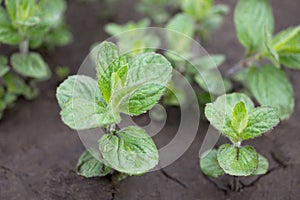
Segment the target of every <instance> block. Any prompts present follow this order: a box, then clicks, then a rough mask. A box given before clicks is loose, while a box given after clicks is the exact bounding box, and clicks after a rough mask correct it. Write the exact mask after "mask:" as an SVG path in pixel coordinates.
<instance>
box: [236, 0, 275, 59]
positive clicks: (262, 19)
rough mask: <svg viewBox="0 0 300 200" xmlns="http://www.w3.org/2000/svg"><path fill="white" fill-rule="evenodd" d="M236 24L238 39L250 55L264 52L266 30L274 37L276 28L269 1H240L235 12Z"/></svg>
mask: <svg viewBox="0 0 300 200" xmlns="http://www.w3.org/2000/svg"><path fill="white" fill-rule="evenodd" d="M234 23H235V27H236V31H237V35H238V39H239V41H240V43H241V44H242V45H244V46H245V47H246V48H247V49H248V52H249V53H252V52H253V51H261V50H263V44H264V43H263V40H264V39H263V38H264V30H265V31H266V33H267V34H270V35H272V33H273V28H274V22H273V14H272V10H271V7H270V5H269V3H268V1H267V0H239V1H238V4H237V6H236V8H235V12H234ZM250 27H251V28H250Z"/></svg>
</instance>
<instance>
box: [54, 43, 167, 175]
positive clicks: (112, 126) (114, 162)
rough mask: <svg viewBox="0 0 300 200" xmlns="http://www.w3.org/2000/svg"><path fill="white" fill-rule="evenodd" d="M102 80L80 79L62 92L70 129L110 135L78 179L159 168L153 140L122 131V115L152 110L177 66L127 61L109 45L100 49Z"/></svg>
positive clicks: (140, 57) (154, 58) (138, 131)
mask: <svg viewBox="0 0 300 200" xmlns="http://www.w3.org/2000/svg"><path fill="white" fill-rule="evenodd" d="M96 49H97V52H98V54H97V55H98V62H97V67H96V68H97V80H94V79H93V78H91V77H88V76H84V75H74V76H70V77H69V78H68V79H66V80H65V81H64V82H63V83H61V84H60V86H59V87H58V88H57V94H56V97H57V100H58V103H59V106H60V108H61V113H60V114H61V118H62V120H63V122H64V123H65V124H66V125H68V126H69V127H70V128H72V129H75V130H85V129H92V128H97V127H100V128H102V129H103V130H104V132H105V134H104V135H103V136H102V137H101V138H100V140H99V141H98V144H99V148H98V149H94V148H91V149H88V150H87V151H85V152H84V153H83V155H82V156H81V157H80V159H79V161H78V164H77V167H76V168H77V173H78V174H79V175H82V176H84V177H96V176H105V175H107V174H109V173H112V172H113V171H115V172H119V173H121V174H122V175H124V174H125V175H139V174H143V173H146V172H147V171H149V170H151V169H152V168H154V167H155V166H156V165H157V163H158V150H157V148H156V146H155V144H154V142H153V140H152V139H151V138H150V136H148V134H147V133H146V132H145V131H144V130H143V129H142V128H140V127H137V126H129V127H125V128H123V129H121V130H120V129H118V126H117V124H118V123H120V122H121V116H120V114H121V113H123V114H127V115H130V116H138V115H140V114H142V113H145V112H146V111H148V110H149V109H151V108H152V107H153V106H154V105H155V104H156V103H157V101H158V100H159V99H160V98H161V96H162V95H163V93H164V90H165V87H166V86H167V84H168V82H169V81H170V79H171V73H172V66H171V64H170V63H169V62H168V61H167V60H166V59H165V58H164V57H163V56H162V55H160V54H156V53H141V54H137V55H135V56H131V55H130V56H129V57H128V56H127V55H126V54H125V55H122V54H121V53H120V50H119V49H118V47H117V46H116V45H115V44H113V43H110V42H103V43H101V44H100V45H99V46H98V47H97V48H96Z"/></svg>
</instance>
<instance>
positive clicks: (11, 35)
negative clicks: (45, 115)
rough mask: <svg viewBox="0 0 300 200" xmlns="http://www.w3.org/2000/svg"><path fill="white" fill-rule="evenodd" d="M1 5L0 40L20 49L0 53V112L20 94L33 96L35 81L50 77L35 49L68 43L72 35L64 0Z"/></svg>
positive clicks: (21, 0)
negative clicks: (5, 53) (10, 54)
mask: <svg viewBox="0 0 300 200" xmlns="http://www.w3.org/2000/svg"><path fill="white" fill-rule="evenodd" d="M4 3H5V8H4V7H0V43H3V44H6V45H10V46H19V52H17V53H14V54H13V55H12V56H11V57H10V61H9V59H8V58H6V57H4V56H1V59H0V71H1V73H0V76H1V77H2V79H3V81H2V84H1V86H0V90H1V92H0V93H1V94H0V98H1V100H0V103H1V106H0V107H1V109H0V113H1V114H2V113H3V111H4V110H5V109H6V108H7V107H10V106H12V105H13V103H14V102H15V101H16V100H17V98H18V97H19V96H23V97H25V98H26V99H29V100H30V99H33V98H35V97H36V96H37V95H38V93H39V91H38V88H37V87H36V85H35V84H36V82H38V81H42V80H46V79H48V78H49V77H50V76H51V71H50V69H49V67H48V65H47V63H46V62H45V61H44V60H43V58H42V56H41V55H40V54H39V53H38V52H33V51H31V50H32V49H37V48H40V47H42V46H44V47H47V48H53V47H55V46H62V45H66V44H68V43H70V41H71V39H72V36H71V34H70V32H69V31H68V29H67V27H66V25H65V23H64V13H65V10H66V3H65V1H64V0H40V1H38V2H36V1H35V0H5V1H4Z"/></svg>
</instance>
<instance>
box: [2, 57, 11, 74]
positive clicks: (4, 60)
mask: <svg viewBox="0 0 300 200" xmlns="http://www.w3.org/2000/svg"><path fill="white" fill-rule="evenodd" d="M7 64H8V59H7V58H6V57H5V56H2V55H0V77H2V76H4V75H5V74H6V73H7V72H8V71H9V66H8V65H7Z"/></svg>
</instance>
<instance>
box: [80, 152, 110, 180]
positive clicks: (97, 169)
mask: <svg viewBox="0 0 300 200" xmlns="http://www.w3.org/2000/svg"><path fill="white" fill-rule="evenodd" d="M92 151H94V152H95V150H94V149H90V150H86V151H85V152H84V153H83V154H82V155H81V156H80V158H79V160H78V162H77V165H76V172H77V174H78V175H81V176H84V177H86V178H91V177H98V176H105V175H107V174H109V173H110V171H111V168H110V167H107V166H106V165H105V164H104V163H103V162H102V161H101V159H100V158H99V157H96V155H97V154H96V153H91V152H92Z"/></svg>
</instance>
